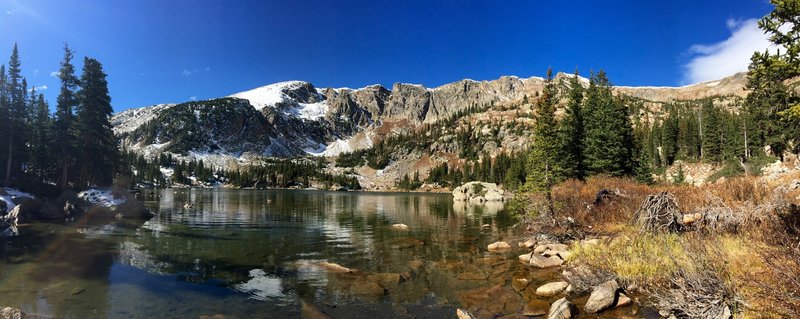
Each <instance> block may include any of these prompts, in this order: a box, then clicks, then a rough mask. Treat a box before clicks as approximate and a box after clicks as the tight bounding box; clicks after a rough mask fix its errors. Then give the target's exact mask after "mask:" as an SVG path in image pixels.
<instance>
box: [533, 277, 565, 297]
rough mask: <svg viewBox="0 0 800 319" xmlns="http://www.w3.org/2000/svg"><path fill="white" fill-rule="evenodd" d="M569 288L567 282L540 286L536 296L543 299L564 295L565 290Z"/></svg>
mask: <svg viewBox="0 0 800 319" xmlns="http://www.w3.org/2000/svg"><path fill="white" fill-rule="evenodd" d="M567 286H569V283H568V282H566V281H556V282H551V283H548V284H544V285H541V286H539V288H536V295H538V296H541V297H552V296H555V295H557V294H560V293H562V292H563V291H564V289H567Z"/></svg>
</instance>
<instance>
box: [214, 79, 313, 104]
mask: <svg viewBox="0 0 800 319" xmlns="http://www.w3.org/2000/svg"><path fill="white" fill-rule="evenodd" d="M304 83H306V82H303V81H286V82H278V83H275V84H270V85H266V86H262V87H258V88H255V89H252V90H249V91H244V92H241V93H236V94H233V95H229V96H228V97H235V98H240V99H245V100H248V101H250V104H251V105H252V106H253V107H255V108H256V109H257V110H259V111H260V110H262V109H263V108H265V107H275V104H278V103H281V102H284V101H287V100H289V96H288V95H286V93H284V91H285V90H287V89H293V88H298V87H300V86H301V85H303V84H304Z"/></svg>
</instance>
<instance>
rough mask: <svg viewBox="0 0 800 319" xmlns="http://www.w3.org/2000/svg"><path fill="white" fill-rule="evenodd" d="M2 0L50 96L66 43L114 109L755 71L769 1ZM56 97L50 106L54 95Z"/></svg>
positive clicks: (5, 35)
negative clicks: (513, 79) (247, 95)
mask: <svg viewBox="0 0 800 319" xmlns="http://www.w3.org/2000/svg"><path fill="white" fill-rule="evenodd" d="M565 2H566V1H534V0H528V1H517V0H507V1H488V0H487V1H477V0H475V1H472V0H441V1H435V0H419V1H403V0H394V1H379V0H370V1H330V0H328V1H323V0H319V1H309V0H287V1H209V0H197V1H173V0H138V1H117V0H112V1H109V0H81V1H69V0H0V63H7V60H8V56H9V55H10V53H11V47H12V44H13V43H14V42H15V41H16V42H17V43H18V44H19V49H20V53H21V56H22V63H23V66H22V67H23V72H24V75H25V76H26V77H27V78H28V82H29V83H30V84H33V85H36V86H39V87H43V86H46V87H47V89H45V90H44V91H43V92H44V93H45V94H46V96H47V98H48V100H50V101H51V104H54V101H55V97H56V95H57V94H58V90H57V88H58V85H59V82H58V80H57V79H56V78H54V77H53V76H51V73H52V72H53V71H56V70H57V69H58V63H59V61H60V60H61V57H62V54H63V52H62V43H63V42H65V41H66V42H68V43H69V44H70V46H71V47H72V48H73V49H74V50H76V51H77V57H78V59H77V60H78V61H76V62H77V64H78V67H80V65H81V64H82V62H81V60H82V59H83V57H84V56H91V57H94V58H96V59H98V60H100V62H102V63H103V65H104V67H105V70H106V73H108V74H109V76H108V80H109V89H110V91H111V96H112V104H113V105H114V109H115V110H116V111H121V110H124V109H127V108H130V107H138V106H144V105H151V104H156V103H169V102H183V101H187V100H190V99H193V98H197V99H205V98H213V97H219V96H225V95H228V94H231V93H235V92H239V91H244V90H247V89H251V88H254V87H258V86H261V85H265V84H269V83H274V82H280V81H285V80H306V81H310V82H312V83H314V84H315V85H316V86H318V87H329V86H331V87H353V88H358V87H363V86H366V85H369V84H374V83H380V84H383V85H386V86H391V85H392V83H394V82H409V83H420V84H424V85H426V86H429V87H435V86H438V85H442V84H445V83H449V82H453V81H457V80H459V79H462V78H472V79H476V80H491V79H495V78H497V77H499V76H501V75H517V76H521V77H529V76H541V75H543V74H544V72H545V70H546V69H547V67H548V66H552V67H553V69H555V70H562V71H567V72H572V71H573V70H575V68H576V67H577V68H579V69H580V70H581V73H582V74H584V75H586V74H588V72H589V70H590V69H594V70H598V69H600V68H603V69H605V70H606V71H607V72H608V74H609V77H610V79H611V81H612V83H614V84H615V85H635V86H639V85H657V86H674V85H683V84H687V83H691V82H694V81H699V80H708V79H714V78H718V77H721V76H722V75H726V74H730V73H733V72H735V71H737V70H740V69H743V68H746V65H747V62H748V61H747V57H749V55H750V52H752V51H753V50H756V49H761V48H763V47H764V46H766V42H765V40H764V36H763V35H762V34H761V33H760V32H759V31H758V30H757V28H756V27H755V22H754V20H753V19H756V18H760V17H762V16H764V15H765V14H767V13H768V12H769V11H770V10H771V5H770V4H769V3H768V2H767V1H766V0H748V1H744V0H726V1H722V0H720V1H696V0H693V1H682V0H675V1H641V0H630V1H572V2H569V3H565ZM51 107H52V105H51Z"/></svg>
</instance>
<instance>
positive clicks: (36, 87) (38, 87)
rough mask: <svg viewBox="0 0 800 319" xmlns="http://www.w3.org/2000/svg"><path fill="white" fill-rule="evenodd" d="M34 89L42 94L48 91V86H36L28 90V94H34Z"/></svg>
mask: <svg viewBox="0 0 800 319" xmlns="http://www.w3.org/2000/svg"><path fill="white" fill-rule="evenodd" d="M33 89H36V92H42V91H44V90H47V85H42V86H34V87H32V88H30V89H28V92H33Z"/></svg>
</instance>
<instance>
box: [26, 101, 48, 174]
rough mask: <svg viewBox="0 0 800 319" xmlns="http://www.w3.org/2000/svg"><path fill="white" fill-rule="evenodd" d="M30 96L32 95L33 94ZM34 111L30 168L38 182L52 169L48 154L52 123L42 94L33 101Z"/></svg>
mask: <svg viewBox="0 0 800 319" xmlns="http://www.w3.org/2000/svg"><path fill="white" fill-rule="evenodd" d="M31 95H34V94H33V93H32V94H31ZM34 107H35V109H36V112H35V116H34V117H33V123H32V127H33V134H32V138H31V151H32V156H31V158H32V160H33V161H32V164H33V165H32V166H33V168H34V169H35V171H36V172H37V175H38V176H39V180H42V181H44V179H45V176H46V175H47V173H49V170H50V169H51V168H52V167H53V162H52V160H51V156H50V155H51V152H50V134H51V132H52V121H51V119H50V106H49V105H48V104H47V101H46V100H45V99H44V94H39V95H38V97H37V98H36V100H35V103H34Z"/></svg>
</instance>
